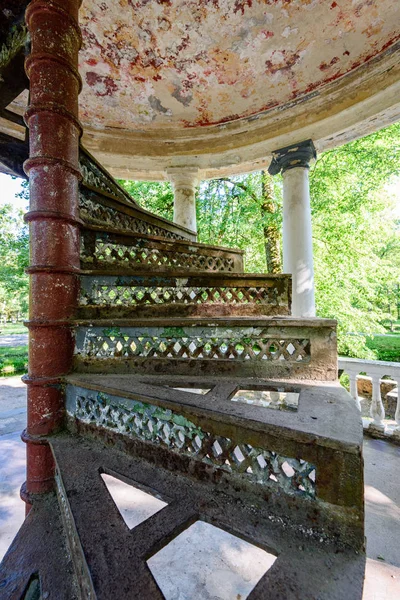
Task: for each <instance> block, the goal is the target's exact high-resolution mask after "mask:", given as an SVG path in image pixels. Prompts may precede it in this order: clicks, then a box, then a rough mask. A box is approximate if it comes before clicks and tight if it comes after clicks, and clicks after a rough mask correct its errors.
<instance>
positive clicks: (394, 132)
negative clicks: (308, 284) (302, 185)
mask: <svg viewBox="0 0 400 600" xmlns="http://www.w3.org/2000/svg"><path fill="white" fill-rule="evenodd" d="M399 157H400V124H396V125H393V126H391V127H389V128H387V129H384V130H382V131H380V132H378V133H375V134H373V135H370V136H368V137H365V138H362V139H360V140H357V141H355V142H352V143H350V144H346V145H345V146H342V147H340V148H337V149H335V150H331V151H329V152H325V153H324V154H322V155H321V157H320V158H319V160H318V161H317V163H316V165H315V167H314V168H313V170H312V172H311V173H310V189H311V200H312V214H313V242H314V258H315V265H314V267H315V283H316V302H317V313H318V314H319V315H320V316H322V317H328V318H335V319H337V320H338V333H339V336H338V337H339V352H340V353H342V354H346V355H349V356H356V357H359V358H368V357H369V358H376V354H375V353H373V352H372V350H371V348H370V347H368V346H367V345H366V343H365V342H366V339H365V336H362V335H349V334H354V333H363V334H366V335H371V334H374V333H378V332H384V331H385V329H384V327H383V326H382V324H381V323H382V321H383V320H384V319H387V318H388V317H389V315H388V302H387V300H388V298H387V290H388V289H392V290H393V289H394V286H395V284H396V283H397V282H398V281H399V279H400V236H399V222H398V220H396V216H395V212H394V199H393V198H391V196H390V194H389V192H388V191H387V186H388V184H389V183H390V182H391V181H394V180H395V178H396V177H399V175H400V158H399Z"/></svg>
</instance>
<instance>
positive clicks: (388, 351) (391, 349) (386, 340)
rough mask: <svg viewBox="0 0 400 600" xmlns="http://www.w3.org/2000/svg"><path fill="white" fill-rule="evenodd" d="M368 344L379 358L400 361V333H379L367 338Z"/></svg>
mask: <svg viewBox="0 0 400 600" xmlns="http://www.w3.org/2000/svg"><path fill="white" fill-rule="evenodd" d="M367 346H368V348H370V349H371V350H374V351H375V352H376V354H377V359H378V360H386V361H391V362H400V335H396V334H395V333H394V334H393V333H387V334H377V335H374V337H370V338H367Z"/></svg>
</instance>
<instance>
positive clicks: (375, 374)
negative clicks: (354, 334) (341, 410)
mask: <svg viewBox="0 0 400 600" xmlns="http://www.w3.org/2000/svg"><path fill="white" fill-rule="evenodd" d="M338 366H339V370H342V371H344V372H345V373H347V374H348V376H349V378H350V394H351V396H352V397H353V398H354V400H355V401H356V403H357V406H358V407H359V408H361V406H360V399H359V397H358V388H357V379H358V376H359V375H360V373H366V374H367V375H368V376H369V377H371V379H372V402H371V409H370V415H371V418H372V422H371V423H369V424H368V426H367V429H368V431H369V432H370V433H373V434H385V432H386V427H385V424H384V422H383V420H384V418H385V407H384V405H383V402H382V397H381V379H382V377H385V376H386V377H391V379H393V380H394V381H395V382H396V383H397V390H399V389H400V362H399V363H397V362H385V361H383V360H363V359H358V358H343V357H339V364H338ZM399 395H400V394H399V392H397V408H396V413H395V421H396V425H397V426H396V427H395V429H394V431H393V433H392V436H393V437H394V438H396V439H397V438H398V441H399V442H400V402H399Z"/></svg>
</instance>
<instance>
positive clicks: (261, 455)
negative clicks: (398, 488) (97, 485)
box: [67, 374, 364, 549]
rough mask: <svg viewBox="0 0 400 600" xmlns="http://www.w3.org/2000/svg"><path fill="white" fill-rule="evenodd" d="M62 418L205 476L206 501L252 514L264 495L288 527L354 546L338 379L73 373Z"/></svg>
mask: <svg viewBox="0 0 400 600" xmlns="http://www.w3.org/2000/svg"><path fill="white" fill-rule="evenodd" d="M67 421H68V425H67V427H69V429H70V431H71V432H72V433H74V434H76V433H79V434H80V435H83V436H85V437H90V438H94V439H97V440H99V441H102V442H106V443H107V444H109V445H112V446H114V447H116V448H118V449H119V450H121V451H122V452H124V453H125V454H126V455H127V457H126V458H125V461H127V462H129V456H131V457H132V456H133V458H134V459H137V460H138V461H139V462H140V461H149V462H151V463H153V464H154V465H155V466H156V467H160V468H163V467H166V468H167V470H169V471H171V472H172V474H173V476H174V477H177V480H179V474H181V475H183V476H184V477H190V478H191V479H192V480H193V481H194V482H196V481H198V482H201V483H207V482H208V483H209V484H211V485H212V486H214V492H213V493H212V495H213V496H214V497H215V498H217V497H218V495H219V493H220V492H221V491H223V492H224V493H225V494H228V495H231V496H233V497H235V498H237V497H240V498H242V499H243V501H244V502H245V503H246V504H247V505H248V508H250V506H251V505H252V504H257V505H258V506H259V508H258V510H257V513H258V514H259V515H260V514H261V513H262V510H261V509H260V505H259V502H261V503H262V502H263V500H262V499H264V500H266V506H265V509H264V510H265V512H266V514H268V515H273V517H274V519H276V520H279V519H283V520H284V521H285V522H286V523H288V522H289V521H290V523H291V524H290V527H291V528H292V531H296V529H298V528H302V530H303V531H310V538H313V537H314V538H315V539H317V540H318V541H321V538H322V540H323V542H324V543H325V542H327V541H328V540H329V539H330V540H335V543H337V542H339V540H340V542H339V545H341V546H351V547H353V548H358V549H361V548H362V546H363V543H364V537H363V481H362V473H363V471H362V428H361V426H360V415H359V412H358V411H357V407H356V406H355V403H354V402H351V399H350V396H349V394H348V393H347V392H346V390H344V389H343V388H342V387H341V386H340V384H339V383H338V382H331V383H329V384H328V383H326V384H318V383H313V384H310V383H300V382H297V383H293V382H291V383H288V382H284V381H276V380H275V381H272V380H269V381H268V380H266V379H255V378H251V379H249V378H240V379H238V380H237V381H232V379H230V378H228V377H218V376H213V377H211V376H210V377H193V376H191V377H182V376H176V375H171V376H169V377H166V376H159V377H158V378H157V380H156V381H155V380H154V378H151V377H149V376H147V377H146V376H143V375H136V376H127V375H118V376H112V375H106V376H93V375H92V376H89V375H86V376H85V375H79V374H74V375H72V376H70V377H68V378H67ZM337 422H340V423H341V426H340V428H338V427H337ZM74 464H75V463H74V461H72V462H71V466H72V465H74ZM138 464H139V463H138ZM105 467H106V465H103V468H104V469H105ZM140 468H141V467H140ZM106 472H107V471H106ZM339 482H340V483H339ZM154 487H155V489H156V490H157V487H156V486H153V488H154ZM158 491H159V492H160V495H161V497H162V496H163V493H162V490H158ZM171 491H172V488H171ZM174 492H176V493H178V491H177V490H176V489H174ZM251 495H253V497H254V498H256V497H257V498H258V500H256V501H255V503H253V502H252V501H251V500H250V497H249V496H251ZM178 496H179V494H178ZM309 528H310V529H309Z"/></svg>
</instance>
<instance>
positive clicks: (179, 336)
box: [75, 324, 337, 381]
mask: <svg viewBox="0 0 400 600" xmlns="http://www.w3.org/2000/svg"><path fill="white" fill-rule="evenodd" d="M75 354H76V356H75V366H76V369H77V370H78V371H79V372H85V373H134V372H142V373H158V372H162V373H164V374H167V373H172V374H174V375H179V374H180V375H186V374H191V375H202V374H218V373H224V374H225V375H226V374H232V375H233V376H248V377H269V378H273V379H277V378H282V379H287V378H289V377H292V378H296V379H320V380H327V381H329V380H331V381H332V380H336V378H337V359H336V335H335V331H334V328H333V327H329V326H326V327H318V328H316V327H301V326H295V327H289V326H287V327H278V326H270V327H267V326H265V325H264V326H261V325H259V326H249V325H247V326H245V325H243V326H241V327H238V326H229V324H228V325H222V324H221V325H201V326H196V325H192V326H187V325H186V326H185V325H183V326H179V327H168V326H164V327H149V326H137V327H118V326H115V327H99V326H95V327H83V326H81V327H77V329H76V350H75Z"/></svg>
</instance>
